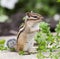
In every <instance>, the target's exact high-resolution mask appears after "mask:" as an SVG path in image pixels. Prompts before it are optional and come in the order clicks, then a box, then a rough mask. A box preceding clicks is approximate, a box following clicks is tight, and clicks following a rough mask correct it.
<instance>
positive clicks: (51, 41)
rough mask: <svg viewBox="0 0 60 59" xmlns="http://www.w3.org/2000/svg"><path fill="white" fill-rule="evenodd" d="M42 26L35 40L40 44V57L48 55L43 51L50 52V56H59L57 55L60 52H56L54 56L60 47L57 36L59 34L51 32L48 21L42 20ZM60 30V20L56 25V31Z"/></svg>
mask: <svg viewBox="0 0 60 59" xmlns="http://www.w3.org/2000/svg"><path fill="white" fill-rule="evenodd" d="M39 28H40V32H38V33H37V34H36V36H35V40H36V42H37V44H38V48H37V51H38V59H39V58H41V57H42V58H41V59H43V58H46V56H44V54H43V52H48V53H49V52H50V53H49V56H48V57H49V58H54V59H55V58H58V57H57V56H58V55H59V54H57V53H56V55H55V56H53V52H54V51H56V50H57V49H60V44H59V41H58V39H59V37H58V36H57V34H56V35H55V36H54V35H53V34H52V33H51V32H50V27H49V24H48V23H45V22H41V23H40V25H39ZM59 31H60V22H59V24H57V27H56V33H59Z"/></svg>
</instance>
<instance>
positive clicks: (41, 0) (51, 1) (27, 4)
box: [0, 0, 60, 32]
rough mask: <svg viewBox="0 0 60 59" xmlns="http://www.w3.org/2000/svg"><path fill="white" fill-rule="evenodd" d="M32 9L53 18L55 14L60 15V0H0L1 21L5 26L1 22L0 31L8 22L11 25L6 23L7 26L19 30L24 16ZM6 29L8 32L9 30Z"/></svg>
mask: <svg viewBox="0 0 60 59" xmlns="http://www.w3.org/2000/svg"><path fill="white" fill-rule="evenodd" d="M30 11H34V12H36V13H39V14H41V15H43V16H44V17H47V18H51V17H53V16H54V15H55V14H58V15H60V0H0V23H1V22H2V23H3V26H2V24H0V32H3V31H1V30H2V29H5V28H4V27H5V26H4V25H6V24H7V23H8V24H9V26H7V25H6V28H7V27H10V28H11V29H14V28H15V30H17V29H18V27H19V25H20V23H21V22H22V21H20V20H21V19H22V17H23V16H24V15H25V13H26V12H30ZM7 20H8V21H7ZM49 20H50V19H49ZM4 22H5V23H6V24H5V23H4ZM53 22H54V21H53ZM53 22H52V24H53ZM11 24H12V25H11ZM54 26H55V25H54ZM1 28H2V29H1ZM10 28H9V29H10ZM5 31H6V32H7V30H4V32H5ZM8 31H9V30H8Z"/></svg>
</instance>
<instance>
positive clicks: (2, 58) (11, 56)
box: [0, 36, 37, 59]
mask: <svg viewBox="0 0 60 59" xmlns="http://www.w3.org/2000/svg"><path fill="white" fill-rule="evenodd" d="M11 38H15V39H16V36H1V37H0V39H5V40H6V42H7V40H9V39H11ZM5 46H6V43H5ZM0 59H37V58H36V54H34V55H33V54H31V55H19V54H18V53H17V52H10V51H0Z"/></svg>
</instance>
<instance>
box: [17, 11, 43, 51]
mask: <svg viewBox="0 0 60 59" xmlns="http://www.w3.org/2000/svg"><path fill="white" fill-rule="evenodd" d="M35 15H37V18H36V19H35V20H34V18H28V20H27V21H26V22H25V29H24V31H23V32H22V33H20V35H19V37H18V39H17V46H16V51H20V50H23V49H24V45H25V44H26V42H27V35H28V33H31V32H34V31H32V30H31V27H32V26H33V25H34V24H35V23H37V22H40V21H41V19H42V18H43V17H42V16H41V15H39V14H37V13H31V12H30V13H27V16H29V17H31V16H35ZM37 31H38V30H37ZM18 33H19V32H18Z"/></svg>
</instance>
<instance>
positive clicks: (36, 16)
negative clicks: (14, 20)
mask: <svg viewBox="0 0 60 59" xmlns="http://www.w3.org/2000/svg"><path fill="white" fill-rule="evenodd" d="M26 15H27V16H28V18H27V19H28V20H32V21H37V20H40V21H42V20H43V19H44V18H43V16H42V15H40V14H38V13H34V12H32V11H31V12H27V13H26Z"/></svg>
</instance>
